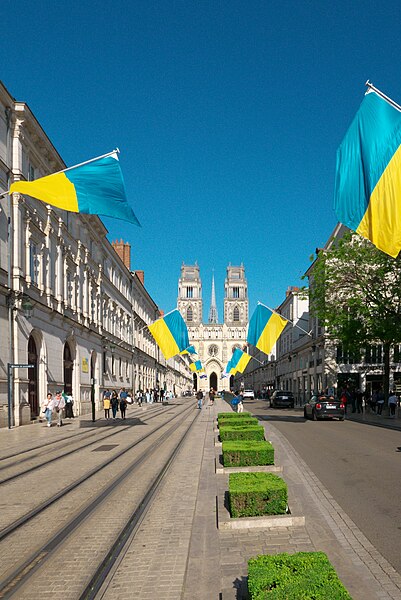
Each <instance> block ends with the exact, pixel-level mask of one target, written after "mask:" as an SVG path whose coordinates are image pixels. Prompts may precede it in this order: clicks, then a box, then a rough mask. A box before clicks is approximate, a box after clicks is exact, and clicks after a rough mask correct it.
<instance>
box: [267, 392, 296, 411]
mask: <svg viewBox="0 0 401 600" xmlns="http://www.w3.org/2000/svg"><path fill="white" fill-rule="evenodd" d="M294 403H295V401H294V394H293V393H292V392H286V391H285V390H275V391H274V392H273V394H272V396H271V398H270V408H294Z"/></svg>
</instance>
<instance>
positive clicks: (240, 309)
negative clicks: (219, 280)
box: [224, 264, 248, 327]
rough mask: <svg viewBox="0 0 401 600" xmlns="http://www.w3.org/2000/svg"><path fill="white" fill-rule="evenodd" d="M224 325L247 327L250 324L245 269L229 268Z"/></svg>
mask: <svg viewBox="0 0 401 600" xmlns="http://www.w3.org/2000/svg"><path fill="white" fill-rule="evenodd" d="M224 292H225V293H224V323H225V324H226V325H228V326H229V327H246V326H247V324H248V284H247V281H246V279H245V268H244V265H243V264H241V266H240V267H232V266H231V265H229V266H228V267H227V277H226V281H225V285H224Z"/></svg>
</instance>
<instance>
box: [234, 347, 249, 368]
mask: <svg viewBox="0 0 401 600" xmlns="http://www.w3.org/2000/svg"><path fill="white" fill-rule="evenodd" d="M237 351H238V355H239V359H238V361H237V364H236V369H237V372H238V373H243V372H244V370H245V369H246V367H247V365H248V363H249V361H250V360H251V356H249V354H247V353H246V352H244V351H243V350H240V349H239V348H236V349H235V352H234V354H235V353H236V352H237Z"/></svg>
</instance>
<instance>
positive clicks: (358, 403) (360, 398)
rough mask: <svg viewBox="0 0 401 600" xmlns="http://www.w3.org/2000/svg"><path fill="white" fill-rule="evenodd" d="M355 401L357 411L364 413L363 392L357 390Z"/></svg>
mask: <svg viewBox="0 0 401 600" xmlns="http://www.w3.org/2000/svg"><path fill="white" fill-rule="evenodd" d="M355 399H356V410H357V412H358V413H363V406H362V403H363V393H362V392H361V390H359V389H358V390H356V392H355Z"/></svg>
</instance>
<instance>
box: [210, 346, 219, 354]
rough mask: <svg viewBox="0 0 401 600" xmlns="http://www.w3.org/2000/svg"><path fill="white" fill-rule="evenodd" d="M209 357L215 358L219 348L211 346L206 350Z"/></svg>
mask: <svg viewBox="0 0 401 600" xmlns="http://www.w3.org/2000/svg"><path fill="white" fill-rule="evenodd" d="M208 353H209V356H217V355H218V353H219V348H218V346H216V344H212V345H211V346H209V349H208Z"/></svg>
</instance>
